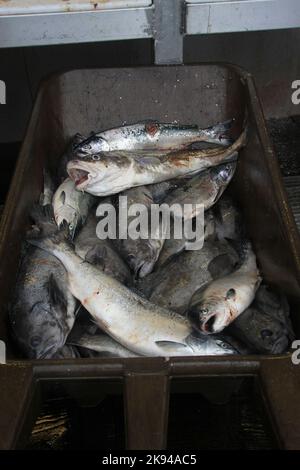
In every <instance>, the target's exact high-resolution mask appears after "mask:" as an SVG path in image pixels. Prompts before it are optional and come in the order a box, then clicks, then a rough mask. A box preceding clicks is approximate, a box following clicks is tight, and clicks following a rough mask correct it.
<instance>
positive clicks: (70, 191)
mask: <svg viewBox="0 0 300 470" xmlns="http://www.w3.org/2000/svg"><path fill="white" fill-rule="evenodd" d="M94 202H95V199H94V198H93V196H91V195H90V194H88V193H84V192H82V191H77V190H76V187H75V184H74V182H73V181H72V180H71V179H70V178H67V179H65V180H64V182H63V183H61V185H60V186H59V187H58V188H57V190H56V191H55V194H54V196H53V201H52V205H53V212H54V219H55V222H56V224H57V226H58V228H59V227H61V226H62V225H63V223H64V222H66V223H67V224H68V227H69V234H70V237H71V239H73V238H74V236H75V234H76V232H77V230H78V229H79V228H80V227H81V226H82V225H83V224H84V223H85V221H86V218H87V216H88V213H89V210H90V209H91V207H92V206H93V204H94Z"/></svg>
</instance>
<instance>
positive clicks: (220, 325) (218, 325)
mask: <svg viewBox="0 0 300 470" xmlns="http://www.w3.org/2000/svg"><path fill="white" fill-rule="evenodd" d="M221 319H222V320H223V321H220V320H221ZM227 324H228V322H226V320H225V319H224V317H223V318H222V317H220V314H218V313H213V314H212V315H210V316H208V317H206V318H205V319H203V320H202V321H201V323H200V331H201V332H202V333H204V334H205V335H212V334H214V333H219V332H220V331H222V330H223V329H224V328H225V326H227Z"/></svg>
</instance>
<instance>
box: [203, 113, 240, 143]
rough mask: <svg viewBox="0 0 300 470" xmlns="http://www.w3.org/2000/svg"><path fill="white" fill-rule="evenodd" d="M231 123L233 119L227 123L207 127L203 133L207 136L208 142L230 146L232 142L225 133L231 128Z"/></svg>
mask: <svg viewBox="0 0 300 470" xmlns="http://www.w3.org/2000/svg"><path fill="white" fill-rule="evenodd" d="M233 123H234V119H229V120H228V121H225V122H221V123H219V124H216V125H215V126H211V127H207V128H206V129H204V130H203V132H204V133H205V135H207V136H208V141H209V142H211V143H214V144H215V143H217V144H220V145H224V146H226V145H231V144H232V143H233V140H232V138H231V137H230V136H229V135H227V133H228V132H229V131H230V129H231V128H232V125H233Z"/></svg>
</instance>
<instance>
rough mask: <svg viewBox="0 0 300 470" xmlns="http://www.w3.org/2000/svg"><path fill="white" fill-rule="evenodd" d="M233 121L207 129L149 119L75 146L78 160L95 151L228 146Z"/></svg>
mask: <svg viewBox="0 0 300 470" xmlns="http://www.w3.org/2000/svg"><path fill="white" fill-rule="evenodd" d="M232 123H233V120H230V121H226V122H224V123H221V124H217V125H215V126H211V127H208V128H207V129H200V128H199V127H198V126H194V125H182V124H172V123H171V124H169V123H159V122H157V121H153V120H149V121H146V122H138V123H136V124H131V125H128V126H121V127H116V128H113V129H108V130H106V131H102V132H99V133H96V134H92V135H91V136H90V137H88V138H87V139H85V140H84V141H83V142H79V144H78V145H77V146H76V148H75V149H74V150H75V154H76V155H77V156H78V157H84V156H85V155H90V154H95V153H99V152H111V151H115V150H142V149H148V150H155V149H157V148H159V149H161V150H163V149H168V150H169V149H171V150H173V149H180V148H185V147H187V146H189V145H191V144H193V143H195V142H210V143H213V144H219V145H224V146H226V145H229V144H230V143H231V139H230V138H229V137H228V135H226V133H227V132H228V131H229V130H230V128H231V126H232Z"/></svg>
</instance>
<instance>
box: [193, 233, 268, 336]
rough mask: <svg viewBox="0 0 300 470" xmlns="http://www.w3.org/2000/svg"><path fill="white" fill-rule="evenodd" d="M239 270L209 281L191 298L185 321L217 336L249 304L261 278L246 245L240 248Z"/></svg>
mask: <svg viewBox="0 0 300 470" xmlns="http://www.w3.org/2000/svg"><path fill="white" fill-rule="evenodd" d="M243 251H244V253H243V260H242V264H241V266H240V267H239V268H238V269H237V270H235V271H234V272H233V273H232V274H229V275H227V276H223V277H220V278H219V279H216V280H214V281H212V282H211V283H210V284H208V286H204V287H203V288H202V289H199V290H198V291H197V292H196V293H195V294H194V295H193V297H192V299H191V303H190V306H189V318H190V319H191V320H192V321H193V323H194V325H195V327H196V328H198V329H199V330H200V331H202V332H203V333H205V334H211V333H219V332H220V331H222V330H223V329H224V328H225V327H226V326H228V325H229V324H230V323H231V322H233V321H234V320H235V319H236V318H237V317H238V316H239V315H240V314H241V313H243V312H244V311H245V310H246V308H248V307H249V305H250V304H251V303H252V301H253V300H254V297H255V293H256V290H257V289H258V287H259V285H260V282H261V277H260V275H259V271H258V268H257V264H256V256H255V254H254V252H253V250H252V247H251V244H250V242H247V243H246V244H245V245H244V247H243Z"/></svg>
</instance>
